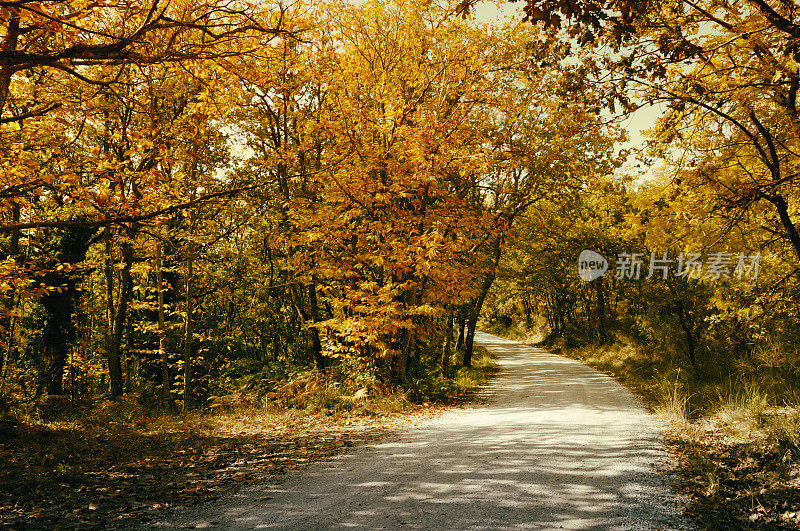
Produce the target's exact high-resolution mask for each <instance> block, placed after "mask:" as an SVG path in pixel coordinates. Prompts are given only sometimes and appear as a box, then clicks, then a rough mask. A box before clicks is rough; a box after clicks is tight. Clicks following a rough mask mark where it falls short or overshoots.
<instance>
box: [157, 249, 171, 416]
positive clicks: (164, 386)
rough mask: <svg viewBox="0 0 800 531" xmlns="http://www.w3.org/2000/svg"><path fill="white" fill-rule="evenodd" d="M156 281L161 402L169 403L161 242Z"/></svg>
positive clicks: (158, 252)
mask: <svg viewBox="0 0 800 531" xmlns="http://www.w3.org/2000/svg"><path fill="white" fill-rule="evenodd" d="M156 282H158V352H159V353H160V354H161V402H162V405H164V406H166V405H167V404H169V401H170V400H169V391H170V379H169V355H168V354H167V326H166V322H165V321H166V320H165V318H164V275H163V273H162V272H161V242H158V243H157V244H156Z"/></svg>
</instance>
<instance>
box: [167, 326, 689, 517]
mask: <svg viewBox="0 0 800 531" xmlns="http://www.w3.org/2000/svg"><path fill="white" fill-rule="evenodd" d="M476 342H477V343H478V344H480V345H483V346H485V347H487V348H488V349H489V350H491V351H492V352H494V353H495V354H496V355H497V358H498V363H499V364H500V366H501V372H500V374H499V375H498V376H497V378H495V379H494V381H493V382H492V384H491V385H489V386H488V388H487V389H486V400H485V401H481V403H479V404H473V405H470V406H467V407H464V408H458V409H453V410H450V411H448V412H447V413H445V414H443V415H441V416H440V417H437V418H436V419H434V420H432V421H429V422H426V423H424V424H422V425H421V426H418V427H416V428H413V429H409V430H406V431H403V432H400V433H398V434H395V435H393V436H390V437H387V438H384V439H383V440H381V441H378V442H375V443H372V444H369V445H366V446H362V447H358V448H356V449H354V450H353V451H352V452H350V453H345V454H342V455H339V456H336V457H333V458H331V459H328V460H326V461H322V462H319V463H316V464H314V465H311V466H308V467H306V468H304V469H302V470H300V471H295V472H292V473H290V474H288V475H287V476H286V477H285V479H284V481H283V482H282V483H280V484H277V485H265V484H262V485H253V486H249V487H245V488H243V489H241V490H239V491H238V492H237V493H235V494H232V495H230V496H227V497H225V498H223V499H221V500H220V501H219V502H218V503H216V504H213V505H207V506H203V507H196V508H189V509H185V510H182V511H180V512H177V513H172V514H171V515H169V516H168V517H167V518H166V519H165V520H163V521H161V522H158V523H156V524H151V525H156V526H164V527H175V526H180V527H184V526H188V527H200V528H202V527H211V528H223V529H236V528H241V529H265V528H271V529H298V530H300V529H302V530H306V529H328V528H356V529H358V528H360V529H387V528H389V529H396V528H412V529H519V528H524V529H632V530H645V529H688V528H690V525H689V524H688V523H687V522H686V521H684V520H683V519H681V517H680V516H678V513H679V509H678V505H679V503H678V500H677V498H676V497H675V496H674V495H673V494H672V493H671V492H670V490H669V486H668V483H667V479H666V478H665V477H663V476H661V475H659V474H658V473H657V472H656V468H655V467H656V466H659V465H663V462H664V460H665V458H666V457H665V454H664V451H663V447H662V446H661V443H660V437H659V433H658V430H657V428H656V426H655V425H654V423H653V421H652V419H651V418H650V416H649V415H648V414H647V413H646V412H645V411H644V410H643V409H642V407H641V404H640V403H639V401H638V400H637V399H636V398H635V397H634V396H633V395H632V394H631V393H630V392H629V391H627V390H626V389H625V388H623V387H622V386H620V385H619V384H617V383H616V382H614V380H612V379H611V378H609V377H608V376H605V375H603V374H601V373H599V372H597V371H595V370H593V369H591V368H589V367H587V366H585V365H582V364H580V363H578V362H575V361H572V360H568V359H566V358H562V357H559V356H555V355H552V354H548V353H547V352H545V351H543V350H541V349H537V348H532V347H529V346H526V345H523V344H520V343H516V342H513V341H508V340H505V339H501V338H499V337H496V336H492V335H489V334H485V333H479V334H478V335H477V337H476Z"/></svg>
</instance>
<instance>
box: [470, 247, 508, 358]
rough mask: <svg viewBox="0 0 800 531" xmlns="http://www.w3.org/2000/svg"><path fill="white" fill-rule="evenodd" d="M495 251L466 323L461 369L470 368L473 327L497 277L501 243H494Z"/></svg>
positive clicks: (501, 252) (501, 248)
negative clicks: (492, 261)
mask: <svg viewBox="0 0 800 531" xmlns="http://www.w3.org/2000/svg"><path fill="white" fill-rule="evenodd" d="M495 246H496V247H495V251H494V263H493V264H492V267H491V269H490V270H489V273H487V275H486V278H485V279H484V281H483V285H481V291H480V293H479V294H478V298H477V299H476V300H475V303H474V305H473V306H472V311H471V312H470V314H469V320H468V321H467V335H466V338H465V339H464V362H463V363H462V366H463V367H472V349H473V342H474V340H475V327H476V326H477V325H478V318H479V317H480V315H481V309H482V308H483V301H484V300H486V295H487V294H488V293H489V290H490V289H491V288H492V284H494V279H495V277H496V276H497V266H499V265H500V258H501V257H502V255H503V244H502V241H497V242H495Z"/></svg>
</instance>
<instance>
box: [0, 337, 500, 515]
mask: <svg viewBox="0 0 800 531" xmlns="http://www.w3.org/2000/svg"><path fill="white" fill-rule="evenodd" d="M456 356H457V354H456ZM457 361H458V360H457V359H455V358H454V359H453V362H454V364H455V362H457ZM496 367H497V366H496V364H495V363H494V362H493V361H492V358H491V357H490V355H489V354H488V352H487V351H486V350H485V349H483V348H480V347H477V348H476V353H475V356H474V358H473V365H472V367H470V368H461V369H459V370H457V371H453V373H452V374H451V375H450V376H449V377H446V378H445V377H442V376H441V373H440V367H438V366H437V367H435V368H433V369H431V370H424V369H423V367H418V368H415V369H414V370H413V371H412V373H413V376H412V377H410V378H409V383H408V385H407V386H406V387H404V388H394V389H389V388H386V387H384V386H382V385H380V384H379V383H376V381H375V380H370V379H369V378H367V377H365V376H364V375H362V376H361V377H353V374H352V372H350V371H342V370H337V369H336V368H332V370H329V371H327V372H325V373H322V372H319V371H316V370H313V369H312V370H309V371H305V372H301V373H298V374H295V375H294V376H292V377H289V378H286V379H281V380H275V381H273V382H271V385H269V386H268V387H267V386H264V387H263V388H261V389H256V388H250V389H246V390H243V391H240V392H237V393H235V394H231V395H226V396H224V397H217V398H215V399H214V400H213V401H212V403H211V405H210V406H209V407H208V408H206V409H203V410H196V411H191V412H187V413H171V412H169V411H165V410H164V409H162V408H159V407H158V406H154V405H152V404H148V403H147V401H146V400H145V398H144V397H143V396H142V395H141V393H130V394H128V395H126V396H125V397H123V398H120V399H117V400H109V398H108V397H107V396H105V397H94V398H92V399H84V400H79V401H69V400H67V401H66V402H62V403H58V404H53V403H52V402H50V401H39V402H36V403H26V404H20V405H18V406H17V407H19V408H20V409H19V410H14V411H12V413H13V414H12V415H8V416H6V417H5V419H4V420H2V421H0V460H2V462H3V469H2V470H1V471H0V524H2V525H4V526H8V527H10V528H23V529H28V528H86V529H96V528H113V527H118V526H120V525H128V524H141V523H146V522H148V521H149V520H150V519H152V518H153V517H155V516H157V515H158V514H159V513H160V512H162V511H163V510H166V509H169V508H174V507H177V506H185V505H192V504H198V503H203V502H209V501H212V500H214V499H216V498H218V497H220V496H221V495H222V494H224V493H225V492H226V491H227V490H228V489H230V488H233V487H238V486H241V485H242V484H244V483H247V482H250V481H255V480H262V481H274V480H277V479H279V477H280V475H282V474H283V473H285V472H286V471H287V470H291V469H293V468H297V467H299V466H303V465H305V464H307V463H309V462H312V461H315V460H318V459H322V458H325V457H327V456H329V455H331V454H333V453H335V452H337V451H339V450H341V449H342V448H344V447H349V446H352V445H356V444H359V443H362V442H364V441H367V440H370V439H373V438H376V437H379V436H381V435H384V434H386V433H389V432H391V431H392V430H395V429H398V428H403V427H407V426H409V425H413V424H414V423H415V422H418V421H420V420H424V419H427V418H430V417H432V416H434V415H436V414H437V413H438V412H440V411H441V410H442V408H445V407H448V406H450V405H454V404H460V403H463V402H464V401H466V400H469V399H470V398H471V396H472V394H473V393H474V391H476V390H477V389H478V388H479V387H480V386H481V385H483V384H485V383H486V381H487V379H488V378H490V377H491V376H492V375H493V374H494V373H495V372H496Z"/></svg>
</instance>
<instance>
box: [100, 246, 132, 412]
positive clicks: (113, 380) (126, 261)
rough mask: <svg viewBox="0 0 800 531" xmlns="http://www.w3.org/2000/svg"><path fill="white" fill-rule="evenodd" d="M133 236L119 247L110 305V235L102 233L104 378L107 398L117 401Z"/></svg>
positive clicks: (130, 278)
mask: <svg viewBox="0 0 800 531" xmlns="http://www.w3.org/2000/svg"><path fill="white" fill-rule="evenodd" d="M133 237H134V233H132V232H130V231H128V233H127V234H126V238H125V239H124V240H123V241H122V242H121V244H120V251H121V253H122V269H120V272H119V279H120V286H119V300H118V301H117V303H116V304H114V284H113V278H114V272H113V257H112V254H111V253H112V247H111V238H110V233H106V262H105V269H106V271H105V275H106V283H107V285H106V293H107V295H108V303H107V315H108V316H109V319H110V322H109V330H108V334H107V339H108V341H107V344H106V359H107V361H108V379H109V390H110V391H111V397H112V398H117V397H119V396H122V394H123V391H124V389H123V374H122V338H123V335H124V333H125V320H126V318H127V316H128V305H129V304H130V301H131V299H132V298H133V277H132V276H131V267H132V266H133V242H132V238H133Z"/></svg>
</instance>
